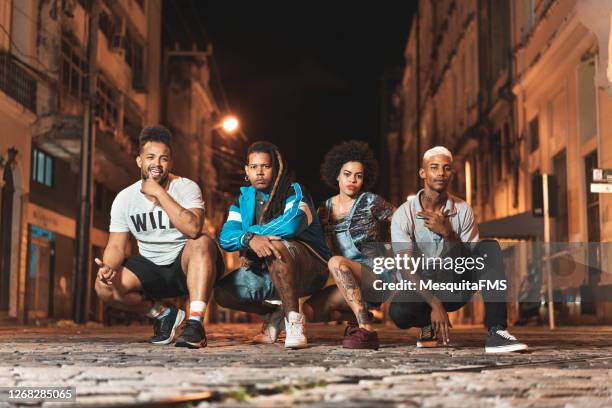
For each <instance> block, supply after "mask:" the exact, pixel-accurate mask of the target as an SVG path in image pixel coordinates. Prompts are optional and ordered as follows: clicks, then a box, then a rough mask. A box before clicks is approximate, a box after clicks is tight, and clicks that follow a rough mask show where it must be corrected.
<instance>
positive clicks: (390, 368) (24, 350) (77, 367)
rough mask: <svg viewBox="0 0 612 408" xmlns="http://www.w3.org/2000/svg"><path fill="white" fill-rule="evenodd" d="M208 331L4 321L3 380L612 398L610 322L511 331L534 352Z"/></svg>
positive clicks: (268, 399) (553, 399)
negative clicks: (198, 336)
mask: <svg viewBox="0 0 612 408" xmlns="http://www.w3.org/2000/svg"><path fill="white" fill-rule="evenodd" d="M207 329H208V332H209V336H208V338H209V347H207V348H205V349H200V350H189V349H182V348H175V347H173V346H153V345H151V344H149V343H147V342H146V339H147V338H148V336H149V335H150V332H151V329H150V328H149V327H144V326H134V327H126V326H118V327H117V326H113V327H109V328H81V329H79V328H44V329H35V328H23V327H19V326H17V327H2V326H0V384H2V385H3V386H46V387H49V386H69V385H70V386H76V390H77V403H78V404H79V405H110V404H123V405H129V404H141V405H142V406H151V404H154V403H158V405H159V406H161V405H162V404H161V402H163V401H170V402H172V401H174V402H178V401H179V400H178V399H177V398H178V397H181V396H182V397H183V398H186V399H187V400H192V401H194V402H198V401H199V403H200V406H208V405H209V404H212V405H213V406H239V405H247V404H248V405H252V404H255V405H261V406H270V405H276V406H287V405H291V404H300V405H301V404H305V405H308V404H314V405H317V406H352V407H358V406H364V407H365V406H372V405H386V406H389V405H398V404H399V405H402V406H409V407H411V406H427V407H438V406H453V407H456V406H462V407H480V406H482V407H485V406H486V407H514V406H530V407H562V406H576V407H577V406H581V407H588V408H595V407H609V406H612V387H611V385H610V384H612V327H572V328H560V329H558V330H556V331H554V332H550V331H549V330H548V329H545V328H523V329H514V330H512V333H513V334H515V335H517V337H519V339H520V340H523V341H525V342H527V343H528V344H529V346H530V352H529V353H525V354H502V355H491V354H489V355H487V354H485V353H484V349H483V343H484V336H485V331H484V329H467V328H462V329H456V330H453V332H452V338H451V342H452V344H451V347H446V348H439V349H417V348H416V347H415V346H414V343H415V337H416V335H417V332H416V330H414V329H413V330H409V331H401V330H397V329H392V328H390V327H385V326H381V327H380V328H379V329H380V338H381V344H382V345H383V347H382V348H381V350H379V351H357V350H346V349H343V348H341V347H339V342H340V340H341V335H342V331H343V327H342V326H326V325H311V326H309V331H308V334H309V340H310V342H311V343H312V346H311V347H310V348H308V349H305V350H296V351H287V350H285V349H284V348H283V346H282V343H278V344H275V345H269V346H264V345H250V344H248V339H249V338H250V337H251V336H252V335H253V334H255V333H256V332H257V330H258V329H259V326H255V325H245V324H234V325H210V326H209V327H208V328H207ZM0 405H1V403H0ZM46 405H49V406H50V405H51V404H50V403H48V404H45V405H43V406H46ZM53 405H56V404H53ZM73 406H74V405H73Z"/></svg>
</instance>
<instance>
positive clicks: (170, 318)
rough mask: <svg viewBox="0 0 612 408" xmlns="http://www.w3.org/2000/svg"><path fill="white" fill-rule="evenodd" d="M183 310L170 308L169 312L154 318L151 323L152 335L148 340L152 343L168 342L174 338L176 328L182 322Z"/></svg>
mask: <svg viewBox="0 0 612 408" xmlns="http://www.w3.org/2000/svg"><path fill="white" fill-rule="evenodd" d="M184 318H185V312H184V311H182V310H181V309H176V308H170V313H168V314H167V315H166V316H164V317H161V318H156V319H155V321H154V323H153V336H152V337H151V339H150V340H149V341H150V342H151V343H153V344H170V343H172V340H174V335H175V333H176V328H177V327H178V326H179V325H180V324H181V323H182V322H183V319H184Z"/></svg>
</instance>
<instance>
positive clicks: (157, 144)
mask: <svg viewBox="0 0 612 408" xmlns="http://www.w3.org/2000/svg"><path fill="white" fill-rule="evenodd" d="M136 164H137V165H138V167H139V168H140V170H141V176H142V179H141V180H138V181H137V182H136V183H134V184H132V185H131V186H129V187H127V188H125V189H124V190H122V191H121V192H120V193H119V194H118V195H117V197H116V198H115V201H114V202H113V206H112V209H111V222H110V228H109V231H110V236H109V239H108V244H107V246H106V249H105V250H104V256H103V259H102V260H99V259H96V263H97V264H98V265H99V267H100V268H99V270H98V275H97V279H96V286H95V287H96V293H97V294H98V296H99V297H100V298H101V299H102V300H103V301H105V302H108V303H110V304H112V305H113V306H115V307H117V308H120V309H124V310H131V311H141V312H144V311H145V310H149V309H150V308H151V305H152V301H154V300H161V299H165V298H172V297H179V296H189V298H190V307H189V311H190V313H189V318H188V320H187V322H186V325H185V329H184V330H183V332H182V334H181V335H180V336H179V337H178V338H177V340H176V346H177V347H189V348H198V347H203V346H206V332H205V330H204V326H203V316H204V313H205V311H206V305H207V303H208V302H209V299H210V297H211V295H212V289H213V286H214V284H215V281H216V280H217V277H218V276H221V275H222V274H223V270H224V265H223V257H222V255H221V252H220V249H219V247H218V246H217V244H216V242H215V241H214V240H213V239H212V238H210V237H209V236H207V235H205V234H203V233H202V226H203V225H204V202H203V201H202V193H201V191H200V188H199V187H198V185H197V184H196V183H194V182H193V181H191V180H188V179H186V178H183V177H179V176H176V175H175V174H172V173H171V172H170V171H171V169H172V147H171V135H170V132H169V131H168V130H167V129H166V128H164V127H162V126H151V127H147V128H144V129H143V130H142V132H141V133H140V137H139V155H138V157H137V158H136ZM130 234H132V235H133V236H134V238H135V239H136V241H137V242H138V251H139V255H136V256H131V257H126V253H125V249H126V245H127V242H128V239H129V235H130ZM184 318H185V312H184V311H183V310H181V309H179V308H177V307H175V306H169V305H168V306H166V307H164V308H163V309H162V310H160V311H159V312H158V314H157V316H156V319H155V324H154V335H153V337H152V338H151V342H152V343H154V344H169V343H171V342H172V340H173V339H174V335H175V332H176V329H177V327H178V326H179V325H180V324H181V323H182V321H183V319H184Z"/></svg>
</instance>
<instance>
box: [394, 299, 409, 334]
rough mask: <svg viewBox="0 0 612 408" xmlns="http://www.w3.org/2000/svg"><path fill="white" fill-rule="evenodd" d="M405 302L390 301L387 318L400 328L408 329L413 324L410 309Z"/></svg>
mask: <svg viewBox="0 0 612 408" xmlns="http://www.w3.org/2000/svg"><path fill="white" fill-rule="evenodd" d="M406 306H407V305H406V304H405V303H391V306H390V307H389V318H390V319H391V321H392V322H393V323H394V324H395V325H396V326H397V327H398V328H400V329H409V328H411V327H412V326H413V324H412V323H413V322H412V319H411V317H410V314H411V313H410V309H409V308H408V307H406Z"/></svg>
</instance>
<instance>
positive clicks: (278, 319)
mask: <svg viewBox="0 0 612 408" xmlns="http://www.w3.org/2000/svg"><path fill="white" fill-rule="evenodd" d="M283 330H285V313H284V312H283V308H282V307H280V306H278V307H277V308H276V309H275V310H274V311H273V312H272V313H268V314H267V315H265V316H264V321H263V324H262V325H261V333H259V334H257V335H256V336H255V337H253V339H252V341H253V343H257V344H273V343H275V342H276V340H278V336H279V334H281V332H282V331H283Z"/></svg>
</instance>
